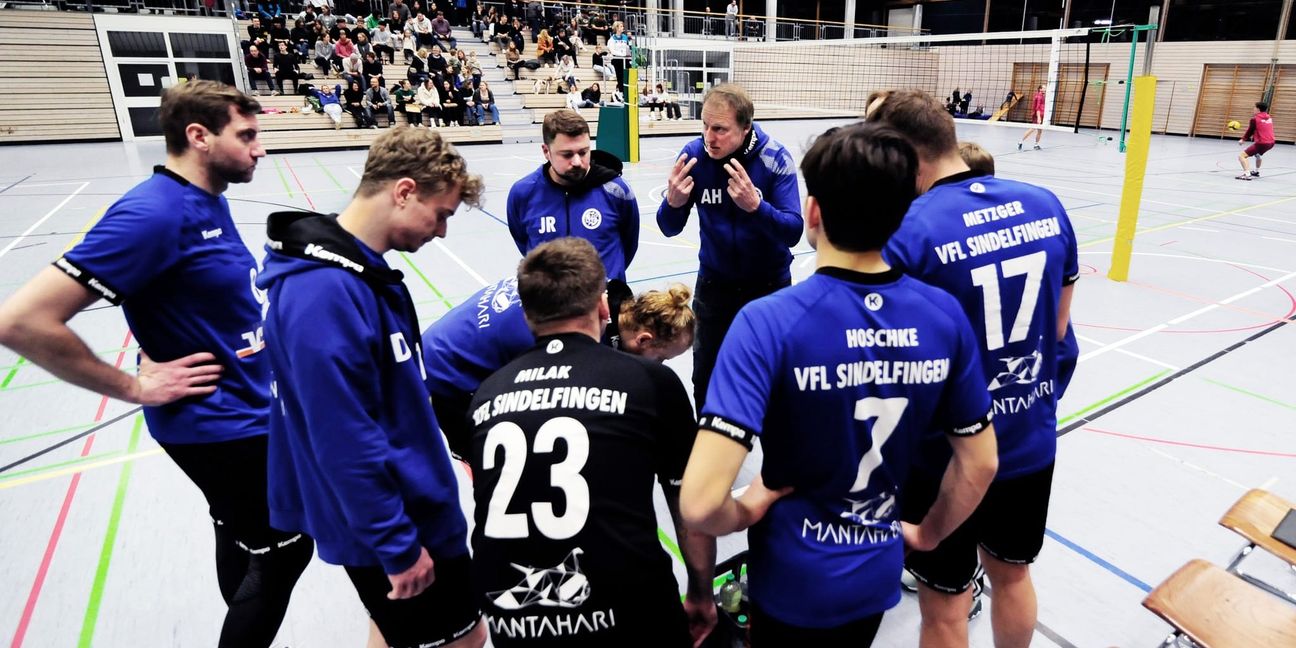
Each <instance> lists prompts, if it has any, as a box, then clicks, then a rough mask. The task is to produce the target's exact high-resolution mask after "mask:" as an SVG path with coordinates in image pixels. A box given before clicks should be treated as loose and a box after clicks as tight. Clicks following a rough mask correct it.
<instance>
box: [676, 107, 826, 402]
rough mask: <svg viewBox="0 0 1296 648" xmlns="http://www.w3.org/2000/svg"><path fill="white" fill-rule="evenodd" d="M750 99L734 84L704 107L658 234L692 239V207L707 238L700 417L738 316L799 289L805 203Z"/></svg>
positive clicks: (788, 162) (698, 357) (697, 354)
mask: <svg viewBox="0 0 1296 648" xmlns="http://www.w3.org/2000/svg"><path fill="white" fill-rule="evenodd" d="M753 112H754V109H753V107H752V102H751V98H750V97H749V96H748V95H747V91H745V90H743V89H742V88H741V87H739V86H737V85H734V84H723V85H719V86H716V87H714V88H712V89H711V91H710V92H708V93H707V95H706V98H705V99H704V100H703V102H702V137H699V138H697V139H695V140H693V141H692V142H689V143H688V144H686V145H685V146H684V150H683V151H682V152H681V155H680V156H679V158H678V159H676V161H675V166H674V168H673V170H672V171H671V173H670V176H669V179H668V181H667V189H666V193H665V196H664V200H662V203H661V206H660V207H658V209H657V226H658V227H659V228H661V231H662V233H663V234H665V235H666V236H676V235H678V234H679V233H680V232H682V231H683V230H684V225H685V224H686V223H687V222H688V218H689V213H690V212H691V211H692V210H693V207H694V205H696V206H697V210H698V221H699V224H698V226H699V228H700V229H701V230H702V249H701V250H700V251H699V254H698V256H699V260H700V262H701V263H700V265H701V267H700V268H699V269H698V278H697V290H696V291H694V293H693V310H695V311H696V312H697V318H698V330H697V336H696V337H695V338H694V342H693V393H694V394H695V399H694V402H695V403H696V404H697V407H698V408H699V410H700V409H701V408H702V407H703V406H705V405H706V393H707V385H708V384H709V383H710V381H711V371H712V369H713V368H714V367H715V359H716V354H717V353H718V352H719V351H720V343H721V342H722V341H724V339H725V333H726V332H727V331H728V330H729V325H730V324H731V323H732V322H733V320H734V317H735V316H736V315H737V314H738V311H739V310H740V309H741V308H742V307H743V306H745V305H747V304H748V303H749V302H751V301H753V300H755V299H759V298H761V297H764V296H765V295H768V294H770V293H773V292H774V291H776V290H779V289H780V288H783V287H786V286H787V285H789V284H790V283H791V281H792V272H791V265H792V253H791V252H790V251H789V248H791V247H792V246H794V245H796V244H797V241H800V240H801V231H802V228H803V221H802V220H801V197H800V193H799V191H798V189H797V175H796V166H795V164H794V163H793V162H792V155H791V153H789V152H788V150H787V149H786V148H784V147H783V145H782V144H779V143H778V142H776V141H774V140H773V139H772V138H771V137H770V136H769V135H766V134H765V132H764V131H763V130H761V128H760V126H759V125H758V124H755V123H754V122H753V121H752V113H753Z"/></svg>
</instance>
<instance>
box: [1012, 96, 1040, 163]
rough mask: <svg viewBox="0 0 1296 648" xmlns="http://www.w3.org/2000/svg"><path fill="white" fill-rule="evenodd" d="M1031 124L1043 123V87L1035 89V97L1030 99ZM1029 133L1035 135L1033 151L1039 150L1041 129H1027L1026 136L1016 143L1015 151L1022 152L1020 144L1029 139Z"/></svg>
mask: <svg viewBox="0 0 1296 648" xmlns="http://www.w3.org/2000/svg"><path fill="white" fill-rule="evenodd" d="M1031 123H1032V124H1040V125H1043V123H1044V86H1039V87H1038V88H1035V96H1034V97H1032V98H1031ZM1031 133H1035V150H1036V151H1038V150H1040V136H1041V135H1043V134H1044V129H1043V128H1028V129H1026V134H1025V135H1022V138H1021V141H1020V142H1017V150H1018V151H1020V150H1022V144H1023V143H1025V142H1026V140H1028V139H1030V136H1031Z"/></svg>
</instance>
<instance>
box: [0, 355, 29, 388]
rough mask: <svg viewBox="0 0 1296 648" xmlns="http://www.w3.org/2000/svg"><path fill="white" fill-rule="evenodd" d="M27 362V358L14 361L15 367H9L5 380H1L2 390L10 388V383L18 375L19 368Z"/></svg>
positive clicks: (0, 386)
mask: <svg viewBox="0 0 1296 648" xmlns="http://www.w3.org/2000/svg"><path fill="white" fill-rule="evenodd" d="M25 362H27V358H21V357H20V358H18V362H16V363H14V365H13V367H11V368H10V369H9V373H7V374H5V377H4V382H0V391H4V390H6V389H8V388H9V383H11V382H13V379H14V376H17V375H18V370H19V369H20V368H22V366H23V363H25Z"/></svg>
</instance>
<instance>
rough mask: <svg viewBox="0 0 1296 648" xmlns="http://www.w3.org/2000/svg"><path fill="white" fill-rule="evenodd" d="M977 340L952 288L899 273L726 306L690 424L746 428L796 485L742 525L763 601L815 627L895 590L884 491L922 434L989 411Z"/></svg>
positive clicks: (862, 610) (798, 288)
mask: <svg viewBox="0 0 1296 648" xmlns="http://www.w3.org/2000/svg"><path fill="white" fill-rule="evenodd" d="M977 346H978V345H977V341H976V339H975V338H973V336H972V333H971V328H970V327H969V326H968V321H967V317H966V316H965V315H964V314H963V311H962V309H960V308H959V305H958V303H957V302H956V301H955V300H954V299H953V298H952V297H950V296H949V295H947V294H945V293H944V292H942V291H941V290H939V289H936V288H933V287H931V286H928V285H926V284H923V283H921V282H919V281H916V280H914V279H912V278H910V277H905V276H903V275H902V274H900V272H899V271H897V270H891V271H888V272H885V273H880V274H861V273H857V272H851V271H847V270H842V269H839V268H821V269H820V270H819V271H818V272H817V273H816V274H815V275H813V276H812V277H810V278H809V279H807V280H805V281H803V282H801V283H799V284H797V285H795V286H792V287H790V288H785V289H783V290H781V291H779V292H777V293H775V294H773V295H771V296H769V297H765V298H762V299H759V300H757V301H754V302H752V303H751V304H748V305H747V306H746V307H744V308H743V309H742V311H740V312H739V313H738V317H737V319H736V320H735V321H734V324H733V326H732V327H731V328H730V329H729V332H728V333H727V334H726V335H725V339H724V343H723V345H722V346H721V347H720V355H719V358H718V360H717V362H716V368H715V374H714V375H713V376H712V378H711V383H710V387H709V391H708V395H707V402H706V405H705V407H703V410H702V420H701V422H700V427H702V428H703V429H708V430H711V431H713V432H717V433H719V434H724V435H728V436H730V437H732V438H734V439H735V440H737V441H739V442H743V443H746V444H748V445H750V443H751V438H752V436H753V435H757V436H759V437H760V439H761V445H762V448H763V450H764V464H763V466H762V468H761V475H762V476H763V477H764V479H765V483H766V484H767V485H769V486H770V487H771V488H781V487H785V486H792V487H794V488H795V489H796V490H795V491H794V492H793V493H792V494H791V495H788V496H787V497H784V498H783V499H781V500H779V501H778V502H776V503H775V504H774V505H773V506H772V507H771V508H770V510H769V513H768V514H766V516H765V518H764V519H763V520H761V521H760V522H759V523H757V524H756V525H755V526H753V527H752V528H751V530H750V532H749V533H748V542H749V544H750V545H751V552H750V572H749V577H750V583H751V597H752V600H753V601H755V602H756V604H757V605H759V606H760V607H761V608H762V609H763V610H765V611H766V612H767V613H769V614H770V615H771V616H773V617H775V618H777V619H779V620H781V621H783V622H785V623H790V624H793V625H798V626H804V627H811V628H827V627H835V626H838V625H842V624H844V623H848V622H851V621H855V620H858V619H862V618H864V617H866V616H870V615H873V614H877V613H879V612H882V611H884V610H886V609H888V608H890V607H892V606H894V605H895V604H896V603H898V602H899V600H900V584H899V583H900V568H901V565H902V563H903V559H904V551H903V541H902V540H901V537H900V518H899V513H898V506H897V501H896V498H897V497H898V496H899V495H900V493H899V488H900V486H901V485H902V484H903V483H904V481H905V477H906V475H907V474H908V470H909V466H910V464H911V463H912V462H913V461H914V460H915V454H916V452H917V451H918V449H919V448H920V447H922V445H923V444H921V443H920V442H921V441H923V440H924V437H926V436H929V435H930V436H935V435H938V434H939V431H944V432H945V433H946V434H962V435H968V434H976V433H978V432H980V431H981V430H983V429H985V427H986V426H987V425H988V424H989V415H988V412H989V409H990V398H989V395H988V394H987V393H986V388H985V381H984V380H983V379H982V377H981V372H980V366H981V365H980V361H979V358H978V350H977Z"/></svg>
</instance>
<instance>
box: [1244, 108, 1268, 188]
mask: <svg viewBox="0 0 1296 648" xmlns="http://www.w3.org/2000/svg"><path fill="white" fill-rule="evenodd" d="M1268 110H1269V104H1267V103H1265V102H1263V101H1257V102H1256V105H1255V114H1254V115H1252V116H1251V124H1250V125H1249V126H1247V131H1246V134H1245V135H1243V136H1242V139H1240V140H1238V144H1242V143H1245V142H1246V141H1247V140H1251V142H1252V144H1251V146H1248V147H1246V150H1244V151H1242V152H1241V153H1239V154H1238V162H1240V163H1242V175H1240V176H1238V177H1237V179H1238V180H1250V179H1252V178H1259V177H1260V161H1261V160H1260V157H1261V156H1262V155H1264V154H1265V152H1266V151H1268V150H1269V149H1271V148H1273V147H1274V130H1273V117H1270V116H1269V112H1268ZM1252 156H1254V157H1255V165H1256V168H1255V171H1252V170H1251V165H1249V164H1248V163H1247V158H1249V157H1252Z"/></svg>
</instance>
